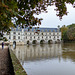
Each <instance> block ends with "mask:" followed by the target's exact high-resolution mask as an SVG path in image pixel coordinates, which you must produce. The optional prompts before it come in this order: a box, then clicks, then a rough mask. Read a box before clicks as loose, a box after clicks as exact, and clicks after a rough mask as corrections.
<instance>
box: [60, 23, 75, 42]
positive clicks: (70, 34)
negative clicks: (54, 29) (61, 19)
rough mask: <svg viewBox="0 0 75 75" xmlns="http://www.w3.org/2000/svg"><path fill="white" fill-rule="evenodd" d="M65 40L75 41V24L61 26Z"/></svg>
mask: <svg viewBox="0 0 75 75" xmlns="http://www.w3.org/2000/svg"><path fill="white" fill-rule="evenodd" d="M61 32H62V39H63V41H75V24H71V25H68V26H65V25H64V26H62V27H61Z"/></svg>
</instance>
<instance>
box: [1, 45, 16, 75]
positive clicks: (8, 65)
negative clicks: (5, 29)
mask: <svg viewBox="0 0 75 75" xmlns="http://www.w3.org/2000/svg"><path fill="white" fill-rule="evenodd" d="M0 75H15V73H14V69H13V65H12V61H11V57H10V52H9V49H8V47H7V46H5V47H4V49H2V48H1V46H0Z"/></svg>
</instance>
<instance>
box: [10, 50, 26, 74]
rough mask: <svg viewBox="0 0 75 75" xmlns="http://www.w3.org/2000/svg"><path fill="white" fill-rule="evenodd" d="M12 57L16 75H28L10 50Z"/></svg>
mask: <svg viewBox="0 0 75 75" xmlns="http://www.w3.org/2000/svg"><path fill="white" fill-rule="evenodd" d="M10 55H11V59H12V64H13V67H14V72H15V75H27V74H26V72H25V70H24V69H23V67H22V65H21V64H20V62H19V60H18V59H17V57H16V56H15V54H14V53H13V51H12V50H10Z"/></svg>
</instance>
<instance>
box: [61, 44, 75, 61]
mask: <svg viewBox="0 0 75 75" xmlns="http://www.w3.org/2000/svg"><path fill="white" fill-rule="evenodd" d="M62 49H63V52H62V57H63V58H64V59H65V60H66V59H71V60H72V61H74V62H75V43H64V44H62Z"/></svg>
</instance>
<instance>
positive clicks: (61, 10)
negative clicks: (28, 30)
mask: <svg viewBox="0 0 75 75" xmlns="http://www.w3.org/2000/svg"><path fill="white" fill-rule="evenodd" d="M67 3H70V4H72V5H73V7H75V0H0V31H8V30H9V29H10V27H12V26H14V25H13V23H12V19H13V20H14V24H15V25H20V26H22V27H23V26H26V27H27V26H29V27H30V26H34V25H40V24H41V20H42V19H41V18H40V19H38V18H35V16H34V14H37V15H39V14H40V13H41V12H47V7H48V6H49V5H55V6H56V9H55V10H56V12H57V16H59V17H60V19H62V16H64V15H67V13H68V12H67V7H66V4H67Z"/></svg>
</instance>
